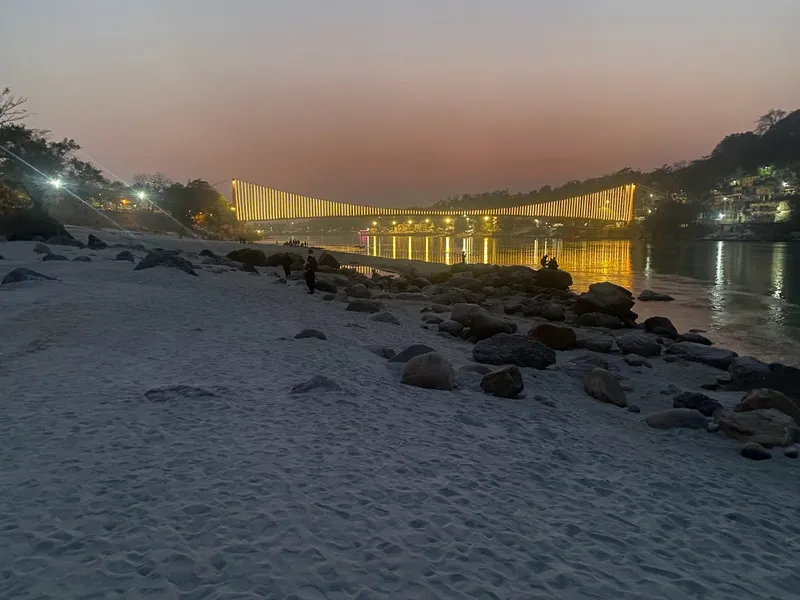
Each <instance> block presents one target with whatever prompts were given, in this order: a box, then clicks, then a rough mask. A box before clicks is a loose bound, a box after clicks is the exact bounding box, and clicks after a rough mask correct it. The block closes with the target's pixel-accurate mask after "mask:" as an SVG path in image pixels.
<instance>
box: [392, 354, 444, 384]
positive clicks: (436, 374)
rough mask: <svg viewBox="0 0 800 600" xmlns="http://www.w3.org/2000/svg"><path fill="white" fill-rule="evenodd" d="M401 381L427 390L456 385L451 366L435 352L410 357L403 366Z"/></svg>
mask: <svg viewBox="0 0 800 600" xmlns="http://www.w3.org/2000/svg"><path fill="white" fill-rule="evenodd" d="M401 381H402V383H404V384H406V385H413V386H415V387H421V388H426V389H429V390H452V389H453V388H454V387H455V385H456V375H455V370H454V369H453V366H452V365H451V364H450V363H449V362H447V360H445V359H444V357H442V356H441V355H440V354H438V353H437V352H428V353H427V354H420V355H417V356H415V357H413V358H411V359H410V360H409V361H408V362H407V363H406V366H405V367H404V368H403V378H402V380H401Z"/></svg>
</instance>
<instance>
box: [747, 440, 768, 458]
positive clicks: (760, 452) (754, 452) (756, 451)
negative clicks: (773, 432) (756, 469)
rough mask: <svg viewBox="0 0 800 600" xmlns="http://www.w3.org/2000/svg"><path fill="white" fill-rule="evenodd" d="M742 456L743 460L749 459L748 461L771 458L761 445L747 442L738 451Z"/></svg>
mask: <svg viewBox="0 0 800 600" xmlns="http://www.w3.org/2000/svg"><path fill="white" fill-rule="evenodd" d="M740 452H741V454H742V456H744V457H745V458H749V459H750V460H768V459H770V458H772V454H770V453H769V450H767V449H766V448H764V446H762V445H761V444H757V443H755V442H748V443H746V444H745V445H744V446H742V449H741V450H740Z"/></svg>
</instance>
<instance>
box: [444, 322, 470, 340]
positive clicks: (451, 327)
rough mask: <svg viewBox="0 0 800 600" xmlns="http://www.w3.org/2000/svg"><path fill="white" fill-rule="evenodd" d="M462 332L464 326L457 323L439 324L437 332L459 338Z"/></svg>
mask: <svg viewBox="0 0 800 600" xmlns="http://www.w3.org/2000/svg"><path fill="white" fill-rule="evenodd" d="M463 330H464V326H463V325H462V324H461V323H459V322H457V321H444V322H443V323H439V331H441V332H444V333H449V334H450V335H452V336H456V337H458V336H460V335H461V332H462V331H463Z"/></svg>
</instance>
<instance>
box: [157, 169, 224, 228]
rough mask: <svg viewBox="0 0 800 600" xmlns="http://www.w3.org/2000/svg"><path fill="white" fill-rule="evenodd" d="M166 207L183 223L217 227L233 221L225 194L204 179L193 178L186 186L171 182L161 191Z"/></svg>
mask: <svg viewBox="0 0 800 600" xmlns="http://www.w3.org/2000/svg"><path fill="white" fill-rule="evenodd" d="M163 198H164V204H165V207H166V208H167V210H169V212H170V213H171V214H172V216H173V217H175V218H176V219H177V220H178V221H180V222H181V223H183V224H184V225H192V224H198V225H202V226H204V227H208V228H211V229H219V228H221V227H223V226H225V225H230V224H231V223H232V222H234V221H236V215H235V213H234V212H233V211H232V210H231V205H230V204H229V203H228V201H227V200H225V197H224V196H223V195H222V194H220V193H219V192H218V191H217V190H215V189H214V188H213V187H211V184H209V183H208V182H207V181H204V180H202V179H194V180H192V181H190V182H189V183H187V184H186V185H183V184H180V183H173V184H172V185H171V186H169V187H168V188H167V189H166V190H164V194H163Z"/></svg>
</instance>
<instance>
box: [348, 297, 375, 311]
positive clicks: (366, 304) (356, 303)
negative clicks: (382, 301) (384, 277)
mask: <svg viewBox="0 0 800 600" xmlns="http://www.w3.org/2000/svg"><path fill="white" fill-rule="evenodd" d="M346 310H348V311H350V312H363V313H376V312H380V310H381V308H380V306H378V305H377V304H376V303H375V302H372V301H371V300H364V299H361V298H359V299H357V300H353V301H352V302H350V303H349V304H348V305H347V309H346Z"/></svg>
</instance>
